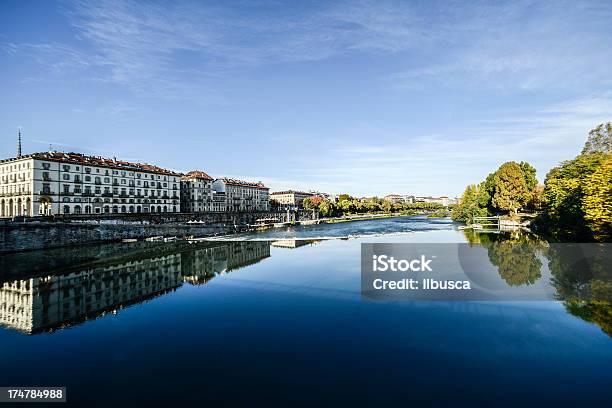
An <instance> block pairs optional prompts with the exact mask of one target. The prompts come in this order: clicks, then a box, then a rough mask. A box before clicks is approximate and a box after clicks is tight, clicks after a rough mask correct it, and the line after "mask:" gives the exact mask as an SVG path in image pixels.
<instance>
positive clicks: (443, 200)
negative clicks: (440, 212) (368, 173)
mask: <svg viewBox="0 0 612 408" xmlns="http://www.w3.org/2000/svg"><path fill="white" fill-rule="evenodd" d="M384 199H385V200H387V201H391V202H392V203H437V204H442V205H443V206H449V205H453V204H457V202H458V199H457V198H451V197H447V196H440V197H431V196H427V197H418V196H417V197H415V196H413V195H400V194H388V195H386V196H385V197H384Z"/></svg>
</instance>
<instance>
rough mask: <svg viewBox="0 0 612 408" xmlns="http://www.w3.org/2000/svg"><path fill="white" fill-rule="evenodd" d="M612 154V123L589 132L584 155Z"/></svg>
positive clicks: (583, 150)
mask: <svg viewBox="0 0 612 408" xmlns="http://www.w3.org/2000/svg"><path fill="white" fill-rule="evenodd" d="M590 153H612V123H611V122H608V123H602V124H600V125H599V126H597V127H596V128H595V129H593V130H591V131H590V132H589V136H588V138H587V141H586V143H585V144H584V148H583V149H582V154H590Z"/></svg>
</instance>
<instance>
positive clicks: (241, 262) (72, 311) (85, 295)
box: [0, 241, 270, 334]
mask: <svg viewBox="0 0 612 408" xmlns="http://www.w3.org/2000/svg"><path fill="white" fill-rule="evenodd" d="M155 253H156V255H154V256H152V255H148V256H146V257H138V258H136V259H135V258H134V257H133V256H131V257H128V258H126V259H123V260H121V261H120V262H119V261H117V260H115V262H113V263H112V264H108V263H107V264H104V265H102V266H96V265H93V266H91V267H87V268H84V269H78V270H73V271H70V272H63V273H61V274H51V273H52V271H49V272H47V273H46V274H45V275H43V276H41V275H38V276H32V277H29V278H27V279H17V280H13V281H8V282H4V283H1V286H0V324H2V325H4V326H6V327H9V328H12V329H15V330H19V331H21V332H24V333H29V334H34V333H40V332H44V331H53V330H57V329H61V328H63V327H67V326H72V325H76V324H80V323H82V322H84V321H86V320H89V319H94V318H97V317H100V316H103V315H105V314H107V313H116V312H117V311H118V310H120V309H122V308H125V307H127V306H130V305H133V304H136V303H141V302H145V301H147V300H150V299H152V298H155V297H157V296H160V295H163V294H166V293H168V292H170V291H174V290H175V289H176V288H178V287H180V286H181V285H182V284H183V282H187V283H190V284H197V285H199V284H203V283H206V282H208V281H210V280H211V279H212V278H214V277H215V276H217V275H220V274H225V273H228V272H230V271H233V270H236V269H239V268H241V267H244V266H246V265H251V264H253V263H256V262H259V261H261V260H262V259H264V258H267V257H269V256H270V243H269V242H264V241H244V242H224V243H205V244H197V245H195V246H194V245H188V244H179V245H174V246H170V247H168V246H165V247H156V250H155ZM5 260H6V258H5ZM32 268H33V269H34V270H38V269H39V265H36V264H32Z"/></svg>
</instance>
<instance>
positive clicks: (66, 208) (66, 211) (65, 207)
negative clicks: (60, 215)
mask: <svg viewBox="0 0 612 408" xmlns="http://www.w3.org/2000/svg"><path fill="white" fill-rule="evenodd" d="M64 214H70V206H69V205H65V206H64Z"/></svg>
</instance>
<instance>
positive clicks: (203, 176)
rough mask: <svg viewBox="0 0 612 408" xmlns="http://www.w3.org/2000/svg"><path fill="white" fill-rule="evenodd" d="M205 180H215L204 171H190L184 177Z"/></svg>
mask: <svg viewBox="0 0 612 408" xmlns="http://www.w3.org/2000/svg"><path fill="white" fill-rule="evenodd" d="M196 178H199V179H204V180H212V179H213V178H212V177H210V176H209V175H208V174H206V173H204V172H203V171H200V170H193V171H190V172H189V173H187V174H185V175H184V176H183V179H196Z"/></svg>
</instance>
